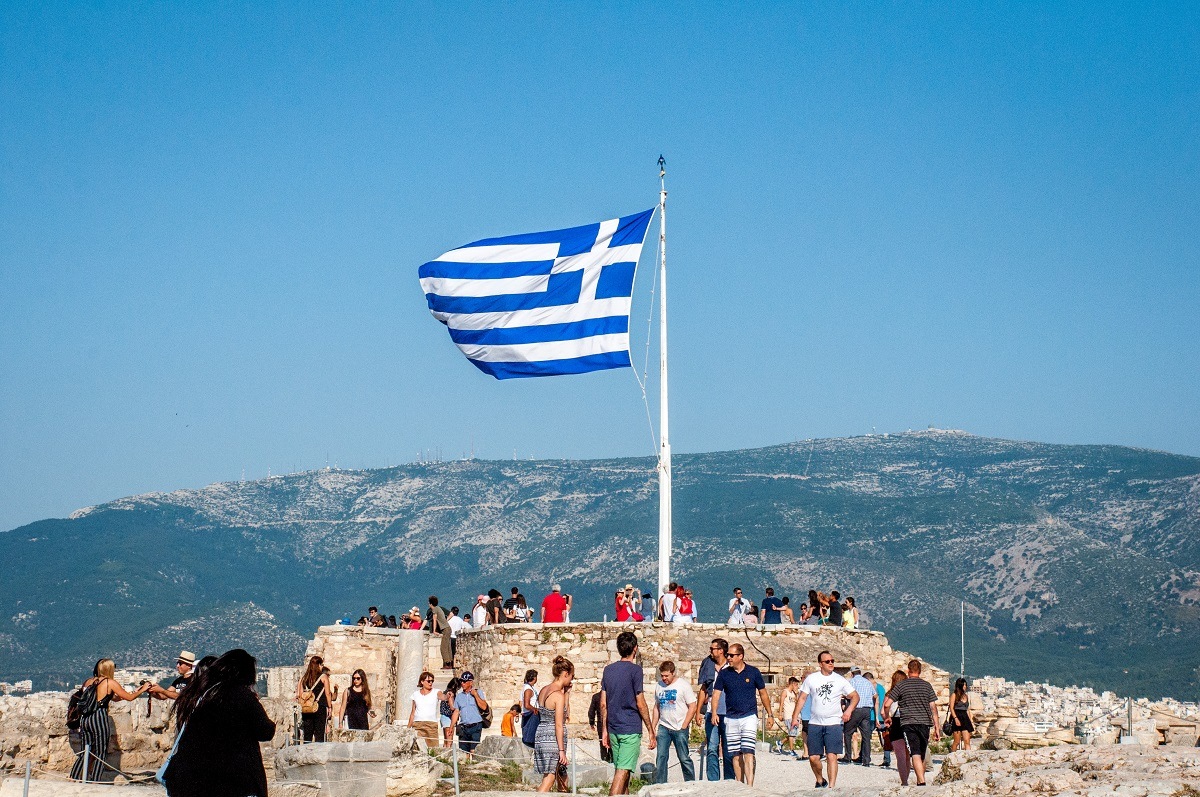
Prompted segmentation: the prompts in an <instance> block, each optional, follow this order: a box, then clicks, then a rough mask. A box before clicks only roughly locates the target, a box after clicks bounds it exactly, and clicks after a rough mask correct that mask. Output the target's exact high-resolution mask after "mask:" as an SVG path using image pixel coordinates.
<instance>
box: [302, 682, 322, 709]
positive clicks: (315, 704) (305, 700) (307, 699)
mask: <svg viewBox="0 0 1200 797" xmlns="http://www.w3.org/2000/svg"><path fill="white" fill-rule="evenodd" d="M317 686H321V691H322V692H324V691H325V687H324V685H322V684H321V682H320V680H318V681H317V683H316V684H314V685H313V688H312V689H302V690H301V691H300V713H301V714H316V713H317V712H318V711H320V710H321V703H320V701H319V700H318V699H317V692H316V687H317Z"/></svg>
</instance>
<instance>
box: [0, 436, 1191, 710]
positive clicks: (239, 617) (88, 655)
mask: <svg viewBox="0 0 1200 797" xmlns="http://www.w3.org/2000/svg"><path fill="white" fill-rule="evenodd" d="M675 485H676V490H675V548H676V553H675V557H674V560H673V572H674V573H676V574H678V575H679V576H680V577H681V578H682V579H683V580H684V581H686V582H687V583H688V584H689V586H692V587H693V588H694V590H695V592H696V595H697V603H698V607H699V610H700V612H701V616H702V618H705V617H707V618H712V617H713V616H714V614H715V613H716V612H718V611H719V609H720V607H721V606H723V605H724V604H725V603H726V602H727V599H728V594H729V590H730V588H731V587H732V586H733V585H734V583H737V584H739V585H741V586H743V587H745V588H746V590H747V591H748V593H749V594H750V595H752V596H754V597H756V598H758V597H760V596H761V590H762V588H763V587H764V586H766V585H768V584H773V585H775V586H776V588H777V589H778V588H780V587H782V594H790V595H792V596H799V595H802V594H803V593H804V592H805V591H807V590H808V589H809V588H810V587H819V588H824V589H828V588H835V587H836V588H840V589H841V590H842V592H843V593H844V594H850V595H854V596H855V597H856V598H858V600H859V603H860V605H861V606H862V607H863V613H864V615H865V616H867V617H869V619H870V623H871V625H872V626H873V627H876V628H879V629H881V630H884V631H886V632H887V633H888V634H889V635H890V636H892V637H893V642H894V644H895V645H896V646H897V647H899V648H903V649H907V650H913V651H917V652H919V653H921V654H922V655H923V656H925V657H926V658H929V659H932V660H933V661H935V662H937V663H939V664H940V665H941V666H943V667H945V668H946V669H950V670H957V661H958V648H959V645H958V639H959V629H958V615H959V601H960V600H962V601H965V602H966V605H967V657H968V667H967V668H968V672H976V673H984V672H987V673H992V674H996V675H1004V676H1007V677H1010V678H1015V679H1021V680H1023V679H1025V678H1031V679H1035V680H1039V681H1041V680H1045V681H1050V682H1053V683H1079V684H1089V685H1094V686H1097V687H1102V688H1112V689H1115V690H1118V691H1121V692H1134V693H1137V694H1147V695H1151V696H1159V695H1164V694H1165V695H1176V696H1184V695H1187V694H1193V693H1194V691H1195V689H1196V688H1197V687H1198V686H1200V679H1198V673H1197V669H1196V665H1197V662H1200V655H1198V654H1200V459H1196V458H1191V457H1182V456H1176V455H1172V454H1166V453H1160V452H1152V451H1143V450H1136V449H1129V448H1122V447H1116V446H1058V445H1045V444H1039V443H1026V442H1013V441H1006V440H994V439H986V438H980V437H974V436H971V435H968V434H965V433H961V432H939V431H928V432H919V433H908V434H900V435H875V436H868V437H858V438H850V439H834V440H818V441H811V442H807V441H806V442H803V443H795V444H789V445H783V446H775V447H771V448H763V449H755V450H747V451H732V452H721V453H713V454H697V455H690V456H677V457H676V460H675ZM656 525H657V493H656V480H655V476H654V471H653V463H652V462H651V461H649V460H645V459H641V460H637V459H630V460H607V461H587V462H578V461H540V462H486V461H477V460H476V461H462V462H446V463H426V464H414V465H407V466H402V467H396V468H389V469H385V470H371V471H340V470H334V471H319V472H309V473H302V474H296V475H291V476H282V477H273V478H270V479H264V480H261V481H256V482H240V483H229V484H217V485H212V486H210V487H207V488H204V489H202V490H180V491H177V492H173V493H165V494H150V495H143V496H136V497H131V498H125V499H121V500H119V501H114V502H112V503H109V504H105V505H102V506H98V507H92V508H89V509H85V510H81V511H79V512H76V513H75V514H74V515H73V516H72V517H71V518H69V519H65V520H44V521H39V522H37V523H32V524H29V525H27V526H24V527H22V528H19V529H15V530H13V531H10V532H7V533H3V534H0V561H3V562H5V570H6V578H5V579H4V581H3V584H2V585H0V609H2V610H3V615H0V616H3V617H6V618H7V619H6V620H4V621H3V624H2V625H0V677H4V678H5V679H6V680H12V679H13V678H15V677H18V676H25V675H32V676H34V677H35V679H37V680H38V683H39V685H43V686H44V685H51V684H54V683H62V682H63V680H64V679H67V678H69V677H71V676H72V675H74V674H76V673H78V672H79V671H80V670H81V669H82V668H85V667H90V662H91V661H94V659H95V658H97V657H98V656H100V655H106V654H107V655H114V656H116V657H118V659H119V660H120V657H125V660H124V661H123V662H122V663H133V659H137V660H138V661H144V660H145V659H147V658H150V659H155V658H167V657H169V656H171V655H173V653H172V652H171V651H173V650H174V648H176V647H180V646H183V645H184V643H185V642H186V643H187V645H188V646H190V647H191V648H192V649H199V650H202V651H206V652H207V651H209V650H215V649H218V648H220V647H222V646H228V645H231V644H234V643H237V644H244V645H246V646H247V647H249V648H250V649H251V650H253V651H255V652H256V653H258V654H259V655H260V657H261V658H262V659H263V660H264V661H265V662H266V663H268V664H275V663H284V662H288V661H294V660H295V659H296V657H297V656H298V655H299V653H300V652H301V651H302V648H303V645H302V638H303V637H307V636H308V635H309V633H310V632H311V629H312V627H313V626H314V625H316V624H317V623H319V622H329V621H331V620H332V619H333V618H335V617H340V616H341V615H343V614H345V613H347V612H351V613H353V614H354V616H356V617H357V616H358V615H359V614H362V613H364V612H365V608H366V606H367V605H368V604H370V603H377V604H379V605H380V606H381V607H382V608H383V609H384V610H385V611H388V612H390V613H396V614H399V613H401V612H402V611H404V610H406V609H407V608H408V607H410V606H412V605H413V604H417V605H420V606H421V607H422V608H424V605H425V601H424V599H425V597H427V596H428V595H429V594H432V593H437V594H439V595H441V596H442V597H443V599H444V600H447V601H449V602H452V603H457V604H459V605H462V606H463V607H464V608H466V607H467V606H468V605H469V603H470V598H471V596H473V595H474V594H476V593H477V592H479V591H481V590H483V589H486V588H488V587H492V586H495V587H497V588H499V589H501V590H504V591H507V587H508V586H509V585H510V584H519V585H522V586H523V588H524V589H525V590H526V592H527V594H529V596H530V597H531V598H533V599H538V600H540V597H541V595H542V594H544V592H545V590H546V588H547V585H548V584H549V583H550V581H551V580H559V581H562V582H563V584H564V587H565V589H566V590H567V591H569V592H572V593H573V594H574V595H575V596H576V606H577V609H576V613H575V614H576V616H577V617H578V618H579V619H599V618H600V616H601V615H602V614H603V613H605V612H609V613H611V611H612V608H611V595H612V589H614V587H615V586H619V585H621V584H624V583H625V582H626V581H634V582H635V583H637V584H639V585H640V586H643V587H646V586H649V585H650V584H651V583H652V582H653V580H654V574H655V567H656V565H655V557H656V549H657V529H656ZM798 600H799V599H797V602H798ZM146 663H155V662H146ZM1125 670H1128V671H1129V672H1128V673H1125V672H1124V671H1125Z"/></svg>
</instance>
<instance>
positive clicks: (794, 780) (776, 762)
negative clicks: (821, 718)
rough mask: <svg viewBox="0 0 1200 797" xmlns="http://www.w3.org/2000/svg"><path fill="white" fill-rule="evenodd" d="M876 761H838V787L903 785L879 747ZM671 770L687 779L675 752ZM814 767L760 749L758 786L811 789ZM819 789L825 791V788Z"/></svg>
mask: <svg viewBox="0 0 1200 797" xmlns="http://www.w3.org/2000/svg"><path fill="white" fill-rule="evenodd" d="M645 752H646V751H643V760H645ZM874 759H875V765H874V766H870V767H860V766H858V765H855V764H839V765H838V780H837V788H838V789H873V790H881V789H886V788H891V787H892V786H899V785H900V775H899V773H897V772H896V768H895V765H894V764H893V766H892V768H890V769H884V768H883V767H882V766H881V762H882V760H883V754H882V753H880V752H878V751H876V753H875V756H874ZM692 760H693V761H694V762H696V766H697V771H698V769H699V762H698V758H697V755H696V753H695V751H693V755H692ZM670 761H671V767H670V774H669V775H668V779H667V780H668V782H669V783H679V782H682V781H683V774H682V772H680V770H679V765H678V763H677V762H676V760H675V755H674V753H673V752H672V754H671V759H670ZM940 764H941V757H940V756H939V757H937V758H935V759H934V760H933V766H932V767H931V768H930V770H928V771H927V772H926V773H925V775H926V780H927V782H930V783H932V782H933V779H934V778H935V777H937V771H938V766H939V765H940ZM815 780H816V779H815V778H814V777H813V772H812V768H811V767H810V766H809V764H808V759H807V758H800V759H796V758H792V757H791V756H783V755H777V754H775V753H759V754H758V756H757V766H756V767H755V778H754V786H755V788H757V789H762V790H763V791H767V792H775V793H778V794H793V793H795V792H796V791H799V790H810V789H813V787H814V785H815ZM915 782H916V779H915V778H913V777H911V776H910V777H909V783H910V784H912V783H915ZM818 793H825V792H824V791H823V790H822V791H820V792H818Z"/></svg>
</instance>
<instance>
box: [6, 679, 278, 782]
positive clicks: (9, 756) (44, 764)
mask: <svg viewBox="0 0 1200 797" xmlns="http://www.w3.org/2000/svg"><path fill="white" fill-rule="evenodd" d="M128 688H130V689H132V688H133V687H132V685H129V686H128ZM69 698H70V695H69V694H68V693H66V692H37V693H34V694H31V695H29V696H28V697H0V775H3V774H8V773H12V772H14V771H16V772H23V771H24V767H25V762H26V761H30V762H32V763H33V766H34V768H35V769H39V770H45V771H48V772H56V773H65V772H68V771H70V769H71V764H72V763H73V762H74V761H75V756H76V753H77V752H78V751H79V749H80V748H79V741H78V735H77V734H72V733H71V732H70V731H69V730H68V729H67V701H68V699H69ZM293 703H294V701H293V700H290V699H289V700H271V699H266V700H263V706H264V708H266V711H267V714H268V715H269V716H270V717H271V719H273V720H275V722H276V730H275V738H274V739H272V741H271V742H269V743H266V744H265V745H264V750H265V751H267V753H266V755H267V756H270V755H271V754H272V752H273V750H274V749H275V748H278V747H282V746H283V745H285V744H287V742H288V739H289V738H290V737H291V734H292V731H293V727H294V725H293V720H292V716H293V714H292V705H293ZM171 705H172V703H171V701H168V700H154V701H149V700H147V699H146V698H141V699H139V700H136V701H134V702H132V703H129V702H124V701H120V702H114V703H112V704H111V705H110V706H109V715H110V716H111V717H112V723H113V728H114V729H115V731H116V735H115V737H114V741H113V743H112V744H113V745H115V747H116V748H117V749H116V750H115V751H114V752H112V753H109V754H108V756H107V761H108V763H109V765H111V766H112V767H114V768H115V769H118V770H123V771H126V772H132V771H145V770H153V769H157V768H158V767H159V766H160V765H161V764H162V762H163V761H164V760H166V757H167V753H169V752H170V750H171V745H172V744H173V743H174V741H175V728H174V723H173V722H171V721H170V718H169V716H168V712H169V710H170V707H171ZM111 774H112V773H110V775H111Z"/></svg>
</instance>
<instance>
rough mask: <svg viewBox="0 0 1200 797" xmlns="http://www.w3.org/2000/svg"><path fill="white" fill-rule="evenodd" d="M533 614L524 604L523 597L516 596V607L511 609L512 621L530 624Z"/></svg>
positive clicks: (526, 604)
mask: <svg viewBox="0 0 1200 797" xmlns="http://www.w3.org/2000/svg"><path fill="white" fill-rule="evenodd" d="M532 616H533V612H532V611H530V610H529V604H528V603H526V602H525V596H524V595H521V594H519V593H518V594H517V605H516V606H514V607H513V619H514V620H515V621H516V622H518V623H528V622H532V620H531V618H532Z"/></svg>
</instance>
